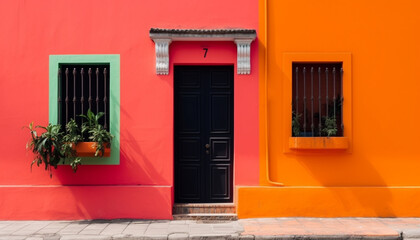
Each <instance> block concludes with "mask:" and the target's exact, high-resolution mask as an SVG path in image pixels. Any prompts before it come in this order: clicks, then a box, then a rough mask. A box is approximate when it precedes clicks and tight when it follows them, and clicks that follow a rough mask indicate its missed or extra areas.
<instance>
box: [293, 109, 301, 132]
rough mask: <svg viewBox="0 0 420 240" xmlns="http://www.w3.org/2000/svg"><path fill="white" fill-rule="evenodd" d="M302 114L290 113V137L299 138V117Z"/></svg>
mask: <svg viewBox="0 0 420 240" xmlns="http://www.w3.org/2000/svg"><path fill="white" fill-rule="evenodd" d="M301 116H302V114H296V113H295V112H294V111H293V112H292V136H293V137H299V135H300V117H301Z"/></svg>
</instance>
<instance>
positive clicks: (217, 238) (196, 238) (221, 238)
mask: <svg viewBox="0 0 420 240" xmlns="http://www.w3.org/2000/svg"><path fill="white" fill-rule="evenodd" d="M229 238H231V236H230V235H224V234H199V235H194V234H191V235H190V238H189V239H191V240H226V239H229Z"/></svg>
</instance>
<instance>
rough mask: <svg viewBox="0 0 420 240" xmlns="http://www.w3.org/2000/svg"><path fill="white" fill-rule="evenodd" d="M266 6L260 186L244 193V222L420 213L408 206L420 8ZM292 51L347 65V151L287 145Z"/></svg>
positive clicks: (386, 4)
mask: <svg viewBox="0 0 420 240" xmlns="http://www.w3.org/2000/svg"><path fill="white" fill-rule="evenodd" d="M265 3H266V1H264V0H261V1H260V26H261V31H260V36H261V37H260V40H261V42H260V44H261V45H260V49H261V52H260V60H261V66H262V68H261V77H260V103H261V105H260V106H261V109H262V110H261V111H260V120H261V121H260V129H261V133H262V134H261V135H260V143H261V144H260V149H261V157H260V184H261V185H262V186H261V187H257V188H254V187H252V188H243V189H239V190H238V195H239V205H238V212H239V217H255V216H417V217H418V216H420V206H419V204H418V203H416V202H411V201H408V199H409V198H410V197H409V196H416V195H418V193H419V192H420V189H419V186H420V177H419V169H420V161H419V160H420V151H419V149H418V144H419V142H420V141H419V140H418V139H419V138H418V136H419V135H420V128H418V119H419V118H420V113H419V111H418V106H419V105H420V98H419V92H420V82H419V80H420V72H419V71H418V69H419V66H420V44H419V42H420V34H419V32H418V31H417V30H416V29H418V24H419V23H420V15H419V14H418V9H420V3H419V2H418V1H415V0H402V1H379V0H375V1H362V0H352V1H350V0H340V1H330V0H320V1H308V0H299V1H296V0H282V1H277V0H267V8H266V9H267V12H265V10H264V9H265V8H264V7H265ZM265 23H267V24H265ZM263 30H266V32H265V33H263ZM266 35H267V38H265V37H264V36H266ZM263 37H264V39H263ZM263 52H265V53H266V54H267V55H266V56H267V58H265V56H264V54H263ZM291 55H294V56H295V57H296V56H304V57H303V58H311V60H312V61H316V60H317V59H319V60H321V61H324V60H328V58H334V56H335V57H337V56H340V55H341V57H342V58H343V59H345V62H346V64H347V66H344V75H345V77H344V84H347V88H346V86H345V89H344V91H345V93H344V108H345V109H344V118H345V121H347V123H345V136H347V137H349V142H348V143H349V148H348V149H347V150H310V151H309V150H291V149H289V148H288V142H287V141H288V140H289V137H290V136H291V130H290V119H291V107H290V103H291V84H290V81H291V78H290V75H291V67H290V68H289V66H290V61H291V60H290V59H291V58H290V56H291ZM324 55H325V56H327V57H325V58H324ZM314 56H315V57H314ZM343 56H344V57H343ZM296 58H299V57H296ZM263 63H264V64H263ZM263 71H266V72H265V73H266V76H265V75H264V74H263ZM265 77H266V80H267V84H268V85H267V86H268V94H266V93H265V91H264V89H265V84H266V82H265ZM349 90H350V91H349ZM346 91H349V92H347V93H346ZM266 101H267V102H268V105H267V106H268V113H266V112H265V111H264V110H263V108H265V107H266V105H265V102H266ZM267 121H268V137H267V135H266V134H264V130H265V126H266V125H265V123H266V122H267ZM266 137H267V139H268V152H267V151H266V145H265V144H266V141H265V139H266ZM267 154H268V155H267ZM267 156H268V162H269V163H268V168H269V170H270V171H269V173H270V174H269V175H270V178H271V180H272V181H275V182H280V183H283V184H284V187H281V186H278V187H275V186H274V184H272V183H269V182H268V181H267V174H266V172H265V169H266V168H267V164H266V157H267ZM265 186H267V187H265ZM268 186H272V187H268ZM368 187H374V189H373V190H372V191H369V188H368ZM375 187H377V188H375ZM407 187H408V188H407ZM366 190H368V191H366ZM403 190H404V191H403ZM344 192H345V193H344ZM402 192H405V193H407V192H409V193H410V194H402ZM291 196H294V197H291ZM299 196H300V198H299ZM297 198H299V201H297ZM356 199H358V201H356ZM367 199H370V200H369V202H370V203H367V202H368V201H367ZM402 199H403V200H404V201H403V200H402ZM375 201H377V202H379V203H380V204H377V205H376V206H375V204H373V203H374V202H375ZM408 202H410V204H408ZM320 203H322V204H320ZM410 209H411V211H409V210H410Z"/></svg>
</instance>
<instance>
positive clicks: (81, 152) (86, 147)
mask: <svg viewBox="0 0 420 240" xmlns="http://www.w3.org/2000/svg"><path fill="white" fill-rule="evenodd" d="M104 147H105V149H104V150H105V151H104V155H103V157H109V156H110V155H111V148H110V147H107V146H106V144H104ZM75 150H76V152H77V156H79V157H95V152H96V142H79V143H78V144H77V145H76V146H75ZM99 157H101V153H99Z"/></svg>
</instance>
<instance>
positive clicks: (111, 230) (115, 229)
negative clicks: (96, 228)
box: [101, 223, 128, 235]
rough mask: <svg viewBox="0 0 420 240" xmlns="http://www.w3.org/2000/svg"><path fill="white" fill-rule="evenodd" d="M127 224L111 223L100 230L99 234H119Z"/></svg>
mask: <svg viewBox="0 0 420 240" xmlns="http://www.w3.org/2000/svg"><path fill="white" fill-rule="evenodd" d="M127 226H128V223H111V224H109V225H108V226H107V227H105V228H104V230H103V231H102V232H101V235H117V234H121V233H122V232H123V231H124V230H125V228H126V227H127Z"/></svg>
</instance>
